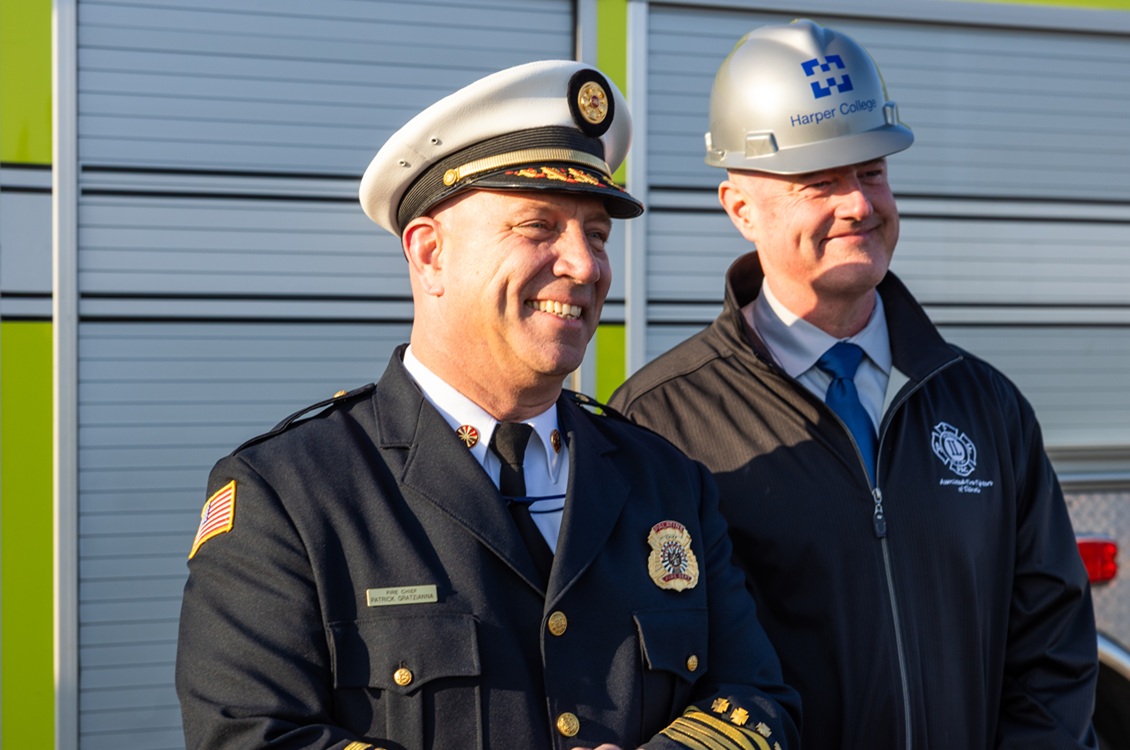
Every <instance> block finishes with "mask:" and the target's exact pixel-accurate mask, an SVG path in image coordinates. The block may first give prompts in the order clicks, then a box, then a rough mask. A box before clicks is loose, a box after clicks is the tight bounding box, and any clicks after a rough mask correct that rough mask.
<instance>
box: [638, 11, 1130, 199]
mask: <svg viewBox="0 0 1130 750" xmlns="http://www.w3.org/2000/svg"><path fill="white" fill-rule="evenodd" d="M795 15H796V14H795V13H789V14H787V15H781V14H768V13H752V12H737V11H718V10H707V9H702V8H683V7H675V8H668V7H662V8H656V9H654V10H653V12H652V14H651V17H650V35H649V44H650V49H649V56H648V64H649V81H650V83H649V86H648V97H649V109H648V117H649V149H648V164H649V179H650V183H651V187H667V186H669V187H680V188H682V187H699V188H712V187H713V186H714V185H716V184H717V182H718V177H719V171H718V170H716V169H713V168H710V167H707V166H706V165H705V164H704V163H703V153H704V151H703V133H704V131H705V130H706V128H707V126H708V123H707V114H708V103H709V94H710V87H711V82H712V80H713V76H714V72H715V71H716V70H717V67H718V65H719V64H720V63H721V61H722V59H723V58H724V57H725V56H726V55H727V54H728V53H729V51H730V50H731V49H732V48H733V46H734V44H735V43H736V42H737V41H738V39H740V38H741V36H742V35H744V34H745V32H747V31H749V30H750V29H753V28H755V27H757V26H759V25H762V24H764V23H781V22H787V21H789V20H791V19H792V18H794V17H795ZM816 20H818V21H820V22H823V23H826V24H828V25H830V26H833V27H835V28H837V29H841V30H843V31H845V32H847V33H849V34H851V35H852V36H853V37H854V38H855V39H856V40H858V41H859V42H860V43H861V44H863V46H864V47H866V48H867V50H868V52H870V53H871V55H872V56H873V57H874V58H875V60H876V61H877V63H878V64H879V67H880V69H881V70H882V71H883V76H884V78H885V80H886V83H887V89H888V93H889V95H890V96H891V98H892V99H893V100H894V101H896V102H897V103H898V105H899V111H900V114H901V116H902V119H903V120H904V121H905V122H906V123H907V124H908V125H910V127H911V128H912V129H913V130H914V131H915V136H916V141H915V144H914V146H913V147H911V148H910V149H909V150H907V151H905V152H903V153H901V154H899V155H898V156H896V157H894V158H893V160H892V161H893V163H895V164H897V168H896V169H895V171H894V184H895V187H896V188H897V189H898V190H899V191H900V192H903V193H915V194H924V195H962V196H970V195H981V196H987V197H993V198H1001V197H1006V196H1012V197H1039V198H1060V199H1071V200H1079V199H1093V200H1099V201H1110V200H1128V199H1130V184H1128V183H1127V181H1126V180H1125V179H1123V175H1124V174H1125V171H1126V169H1127V167H1128V166H1130V142H1128V141H1127V139H1126V138H1125V136H1124V130H1125V123H1126V122H1128V121H1130V44H1127V41H1128V37H1130V34H1124V35H1121V36H1119V35H1104V34H1081V33H1061V32H1054V31H1050V30H1045V31H1039V30H1010V29H999V28H993V29H983V28H982V29H979V28H975V27H969V26H958V25H943V24H914V23H905V22H888V21H875V20H866V21H861V20H856V19H846V18H837V17H833V16H827V17H820V18H817V19H816Z"/></svg>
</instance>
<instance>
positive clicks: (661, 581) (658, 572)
mask: <svg viewBox="0 0 1130 750" xmlns="http://www.w3.org/2000/svg"><path fill="white" fill-rule="evenodd" d="M647 543H648V544H649V545H650V546H651V554H650V555H648V558H647V572H648V574H650V575H651V580H653V581H655V585H656V586H658V587H659V588H661V589H671V590H673V591H682V590H684V589H693V588H694V587H695V584H697V583H698V560H696V559H695V556H694V552H693V551H691V535H690V533H689V532H688V531H687V527H686V526H683V524H681V523H679V522H678V521H661V522H659V523H657V524H655V525H654V526H652V527H651V532H650V533H649V534H648V535H647Z"/></svg>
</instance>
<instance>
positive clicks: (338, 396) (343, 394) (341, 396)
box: [232, 383, 377, 453]
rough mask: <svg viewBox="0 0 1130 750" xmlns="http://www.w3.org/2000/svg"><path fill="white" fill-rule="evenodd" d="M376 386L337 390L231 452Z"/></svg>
mask: <svg viewBox="0 0 1130 750" xmlns="http://www.w3.org/2000/svg"><path fill="white" fill-rule="evenodd" d="M376 387H377V385H376V383H369V384H368V385H363V386H361V387H360V388H354V389H353V390H351V391H338V392H337V393H335V394H334V395H332V396H330V397H329V398H327V399H325V400H324V401H319V402H318V403H316V404H310V405H309V406H307V407H305V408H302V409H299V410H298V411H296V412H294V413H293V414H291V415H290V416H289V417H287V418H286V419H284V420H283V421H281V422H279V423H278V424H277V425H275V426H274V427H272V428H271V429H270V430H268V431H267V432H264V433H263V434H262V435H256V436H255V437H253V438H251V439H250V440H248V441H246V442H245V443H243V444H242V445H241V446H239V447H238V448H236V449H235V450H234V451H232V452H233V453H239V452H240V451H241V450H243V449H244V448H247V447H248V446H251V445H255V444H256V443H260V442H262V441H264V440H266V439H267V438H270V437H274V436H275V435H278V434H279V433H281V432H285V431H286V430H287V429H288V428H289V427H290V426H291V425H293V424H294V423H295V422H297V421H298V420H299V418H301V417H304V416H306V415H308V414H311V413H313V412H317V411H318V410H320V409H324V408H326V407H329V406H337V405H339V404H342V403H345V402H347V401H351V400H353V399H355V398H358V397H359V396H364V395H367V394H369V393H371V392H372V391H373V389H374V388H376Z"/></svg>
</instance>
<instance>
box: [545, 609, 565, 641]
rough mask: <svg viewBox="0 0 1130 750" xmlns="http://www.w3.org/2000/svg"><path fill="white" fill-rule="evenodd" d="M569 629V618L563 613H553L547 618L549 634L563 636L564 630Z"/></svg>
mask: <svg viewBox="0 0 1130 750" xmlns="http://www.w3.org/2000/svg"><path fill="white" fill-rule="evenodd" d="M568 627H569V618H568V617H566V616H565V613H564V612H561V611H558V612H554V613H553V614H551V615H550V616H549V632H550V633H553V634H554V635H564V634H565V629H566V628H568Z"/></svg>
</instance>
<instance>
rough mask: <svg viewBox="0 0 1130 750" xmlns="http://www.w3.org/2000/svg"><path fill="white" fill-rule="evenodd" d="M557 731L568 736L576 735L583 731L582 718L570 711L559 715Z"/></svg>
mask: <svg viewBox="0 0 1130 750" xmlns="http://www.w3.org/2000/svg"><path fill="white" fill-rule="evenodd" d="M557 731H558V732H560V733H561V734H563V735H564V736H566V737H575V736H577V732H579V731H581V720H580V719H578V718H577V715H576V714H571V713H569V712H568V711H566V712H565V713H563V714H561V715H560V716H558V717H557Z"/></svg>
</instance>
